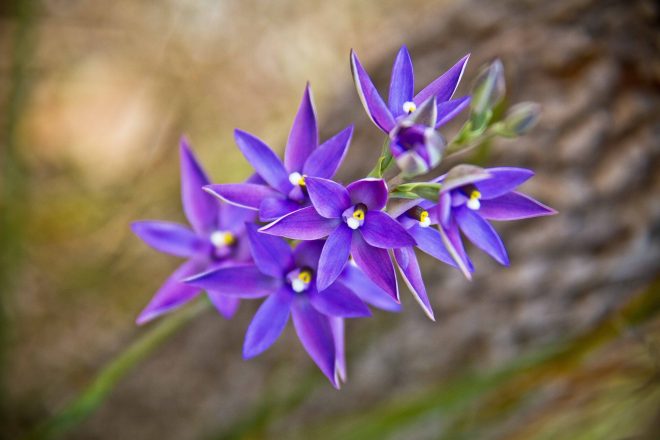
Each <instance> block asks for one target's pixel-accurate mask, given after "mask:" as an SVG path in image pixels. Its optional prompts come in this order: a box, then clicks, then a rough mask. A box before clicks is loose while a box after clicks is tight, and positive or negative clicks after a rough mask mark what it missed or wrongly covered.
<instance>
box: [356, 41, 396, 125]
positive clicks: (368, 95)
mask: <svg viewBox="0 0 660 440" xmlns="http://www.w3.org/2000/svg"><path fill="white" fill-rule="evenodd" d="M351 72H352V73H353V81H354V82H355V87H356V88H357V92H358V95H359V96H360V101H362V105H363V106H364V109H365V110H366V111H367V114H368V115H369V117H370V118H371V120H372V121H373V122H374V124H376V125H377V126H378V127H379V128H380V129H381V130H383V131H384V132H385V133H389V132H390V131H391V130H392V128H394V117H393V116H392V113H390V110H389V109H388V108H387V106H386V105H385V103H384V102H383V99H382V98H381V97H380V95H379V94H378V90H376V87H375V86H374V84H373V83H372V82H371V78H369V75H368V74H367V72H366V71H365V70H364V68H363V67H362V65H361V64H360V60H358V57H357V55H356V54H355V52H354V51H352V50H351Z"/></svg>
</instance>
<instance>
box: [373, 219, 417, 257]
mask: <svg viewBox="0 0 660 440" xmlns="http://www.w3.org/2000/svg"><path fill="white" fill-rule="evenodd" d="M360 232H361V233H362V237H364V240H365V241H366V242H367V243H369V244H370V245H371V246H375V247H379V248H383V249H392V248H399V247H403V246H414V245H415V240H414V239H413V238H412V237H411V236H410V234H408V231H406V230H405V229H404V228H403V226H401V224H399V223H398V222H397V221H396V220H394V219H393V218H392V217H390V216H389V215H387V214H386V213H384V212H382V211H367V213H366V215H365V218H364V224H363V225H362V227H361V228H360Z"/></svg>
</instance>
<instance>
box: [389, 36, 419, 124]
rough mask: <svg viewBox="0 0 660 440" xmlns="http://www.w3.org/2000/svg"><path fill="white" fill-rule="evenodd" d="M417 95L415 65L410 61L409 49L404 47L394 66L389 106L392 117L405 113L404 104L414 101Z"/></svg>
mask: <svg viewBox="0 0 660 440" xmlns="http://www.w3.org/2000/svg"><path fill="white" fill-rule="evenodd" d="M414 93H415V77H414V74H413V64H412V60H411V59H410V53H408V48H407V47H406V46H402V47H401V49H400V50H399V53H398V54H397V56H396V60H394V66H392V79H391V80H390V94H389V98H388V101H389V106H390V111H391V112H392V115H394V117H395V118H396V117H397V116H400V115H402V114H403V113H405V112H404V111H403V104H404V103H405V102H408V101H412V98H413V94H414Z"/></svg>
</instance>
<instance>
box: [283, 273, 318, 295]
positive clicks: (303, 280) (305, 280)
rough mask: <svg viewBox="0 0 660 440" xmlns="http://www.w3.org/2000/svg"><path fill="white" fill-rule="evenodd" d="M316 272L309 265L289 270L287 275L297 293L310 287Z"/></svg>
mask: <svg viewBox="0 0 660 440" xmlns="http://www.w3.org/2000/svg"><path fill="white" fill-rule="evenodd" d="M313 276H314V272H313V271H312V269H310V268H309V267H303V268H301V269H296V270H293V271H291V272H289V273H288V274H287V276H286V279H287V281H288V282H289V284H291V288H292V289H293V291H294V292H296V293H301V292H304V291H306V290H307V289H309V285H310V284H311V283H312V277H313Z"/></svg>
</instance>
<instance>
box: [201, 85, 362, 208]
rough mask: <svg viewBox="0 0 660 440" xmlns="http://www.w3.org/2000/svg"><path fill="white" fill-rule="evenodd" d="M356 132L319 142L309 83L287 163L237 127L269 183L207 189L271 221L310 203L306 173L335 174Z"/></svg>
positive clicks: (291, 135) (240, 142) (242, 143)
mask: <svg viewBox="0 0 660 440" xmlns="http://www.w3.org/2000/svg"><path fill="white" fill-rule="evenodd" d="M352 135H353V126H349V127H347V128H345V129H344V130H342V131H340V132H339V133H338V134H336V135H335V136H334V137H332V138H330V139H328V140H327V141H326V142H324V143H323V144H321V145H319V135H318V129H317V124H316V113H315V111H314V104H313V102H312V95H311V90H310V86H309V84H308V85H307V88H306V89H305V93H304V95H303V98H302V102H301V103H300V107H299V109H298V113H297V115H296V118H295V120H294V121H293V125H292V127H291V132H290V133H289V139H288V141H287V145H286V150H285V152H284V163H282V161H281V160H280V159H279V158H278V157H277V155H276V154H275V153H274V152H273V150H272V149H271V148H270V147H268V145H266V144H265V143H264V142H263V141H261V140H260V139H259V138H257V137H255V136H253V135H251V134H249V133H246V132H244V131H241V130H235V132H234V137H235V139H236V144H237V145H238V148H239V149H240V150H241V152H242V153H243V155H244V156H245V158H246V159H247V160H248V162H250V164H251V165H252V166H253V167H254V169H255V171H256V172H257V174H258V175H259V176H260V177H261V178H262V179H263V181H264V183H265V184H255V183H239V184H220V185H210V186H207V187H205V188H204V189H205V190H206V191H208V192H209V193H211V194H213V195H215V196H217V197H219V198H221V199H222V200H225V201H227V202H229V203H232V204H235V205H238V206H242V207H245V208H250V209H253V210H258V211H259V217H260V219H261V220H263V221H271V220H274V219H276V218H278V217H281V216H283V215H285V214H288V213H290V212H292V211H295V210H297V209H299V208H301V207H303V206H307V205H309V198H308V197H307V194H306V188H305V178H306V177H307V176H313V177H323V178H326V179H330V178H332V176H334V174H335V173H336V172H337V169H338V168H339V166H340V164H341V162H342V161H343V160H344V156H345V155H346V152H347V151H348V145H349V143H350V140H351V137H352Z"/></svg>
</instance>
